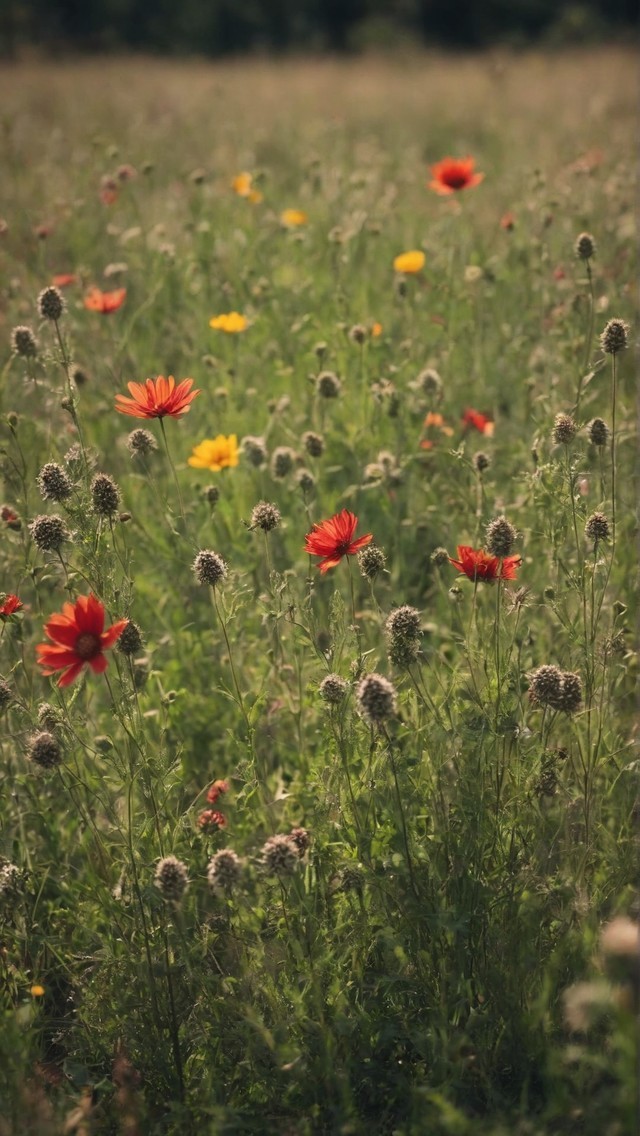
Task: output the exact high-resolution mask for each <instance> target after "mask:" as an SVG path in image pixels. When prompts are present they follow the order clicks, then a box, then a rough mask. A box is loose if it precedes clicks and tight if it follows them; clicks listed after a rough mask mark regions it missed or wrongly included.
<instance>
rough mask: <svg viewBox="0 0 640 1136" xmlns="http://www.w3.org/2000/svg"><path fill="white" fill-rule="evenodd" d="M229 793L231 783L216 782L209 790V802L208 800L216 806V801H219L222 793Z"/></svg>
mask: <svg viewBox="0 0 640 1136" xmlns="http://www.w3.org/2000/svg"><path fill="white" fill-rule="evenodd" d="M228 791H229V782H228V781H214V782H213V785H212V786H211V788H210V789H209V791H208V793H207V800H208V802H209V804H210V805H215V803H216V801H217V800H218V797H219V796H220V795H221V794H222V793H228Z"/></svg>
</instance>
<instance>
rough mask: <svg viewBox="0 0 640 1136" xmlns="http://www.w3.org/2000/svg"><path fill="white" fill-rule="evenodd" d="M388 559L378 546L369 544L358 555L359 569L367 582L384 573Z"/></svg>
mask: <svg viewBox="0 0 640 1136" xmlns="http://www.w3.org/2000/svg"><path fill="white" fill-rule="evenodd" d="M386 563H387V558H386V556H385V554H384V552H383V551H382V549H381V548H378V545H377V544H368V545H367V546H366V548H363V549H362V550H361V552H359V553H358V567H359V569H360V573H361V575H362V576H364V578H365V580H375V578H376V576H378V575H379V574H380V572H383V571H384V566H385V564H386Z"/></svg>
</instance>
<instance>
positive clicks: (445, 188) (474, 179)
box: [429, 158, 484, 195]
mask: <svg viewBox="0 0 640 1136" xmlns="http://www.w3.org/2000/svg"><path fill="white" fill-rule="evenodd" d="M474 166H475V159H474V158H443V159H442V161H441V162H436V164H435V166H431V167H430V173H431V177H432V179H433V180H432V181H430V182H429V189H433V190H435V192H436V193H441V194H443V195H448V194H450V193H457V192H458V190H460V189H470V188H471V187H472V186H474V185H480V182H481V181H482V180H483V178H484V174H476V173H474V172H473V167H474Z"/></svg>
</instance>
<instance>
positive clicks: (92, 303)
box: [83, 288, 127, 315]
mask: <svg viewBox="0 0 640 1136" xmlns="http://www.w3.org/2000/svg"><path fill="white" fill-rule="evenodd" d="M126 295H127V289H126V288H116V290H115V292H101V291H100V289H99V288H90V289H89V291H88V292H87V294H86V296H85V298H84V301H83V302H84V306H85V308H86V309H87V311H89V312H102V313H103V315H109V313H110V312H117V310H118V308H121V307H122V305H123V304H124V301H125V298H126Z"/></svg>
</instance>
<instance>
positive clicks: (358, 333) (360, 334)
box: [349, 323, 367, 346]
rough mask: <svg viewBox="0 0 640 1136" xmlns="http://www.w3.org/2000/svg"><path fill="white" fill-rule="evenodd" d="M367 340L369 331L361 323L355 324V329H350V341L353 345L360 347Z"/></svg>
mask: <svg viewBox="0 0 640 1136" xmlns="http://www.w3.org/2000/svg"><path fill="white" fill-rule="evenodd" d="M366 338H367V329H366V327H363V326H362V324H361V323H355V324H354V325H353V327H351V328H349V339H350V340H351V342H352V343H358V344H360V346H361V345H362V344H363V343H364V342H365V340H366Z"/></svg>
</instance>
